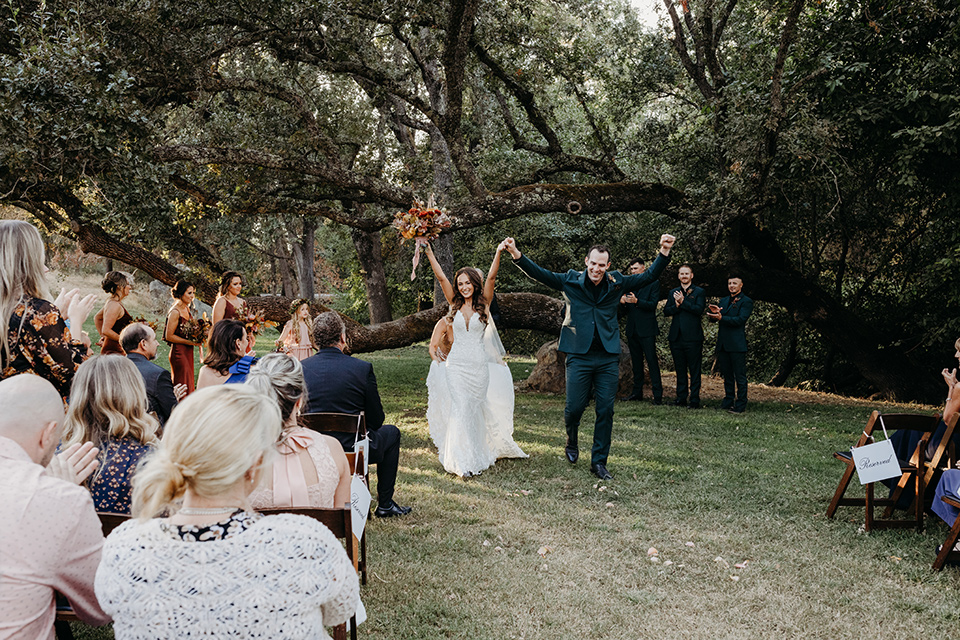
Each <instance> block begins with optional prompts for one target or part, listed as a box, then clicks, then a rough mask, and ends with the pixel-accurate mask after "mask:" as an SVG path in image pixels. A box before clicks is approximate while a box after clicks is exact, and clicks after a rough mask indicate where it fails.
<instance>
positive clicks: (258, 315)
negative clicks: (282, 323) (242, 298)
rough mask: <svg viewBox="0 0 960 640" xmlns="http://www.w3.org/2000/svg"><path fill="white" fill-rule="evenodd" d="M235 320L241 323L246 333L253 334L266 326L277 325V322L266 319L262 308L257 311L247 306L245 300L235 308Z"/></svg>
mask: <svg viewBox="0 0 960 640" xmlns="http://www.w3.org/2000/svg"><path fill="white" fill-rule="evenodd" d="M237 320H239V321H240V322H242V323H243V326H244V328H245V329H246V330H247V333H251V334H253V335H257V334H258V333H260V332H261V331H262V330H264V329H266V328H267V327H275V326H277V323H276V322H274V321H273V320H267V319H266V317H265V312H264V311H263V309H261V310H259V311H253V310H252V309H251V308H250V307H248V306H247V303H246V302H244V303H243V304H241V305H240V306H239V307H238V308H237Z"/></svg>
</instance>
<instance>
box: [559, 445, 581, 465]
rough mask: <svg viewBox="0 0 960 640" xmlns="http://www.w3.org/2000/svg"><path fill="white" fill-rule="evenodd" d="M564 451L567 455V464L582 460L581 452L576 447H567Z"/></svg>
mask: <svg viewBox="0 0 960 640" xmlns="http://www.w3.org/2000/svg"><path fill="white" fill-rule="evenodd" d="M563 451H564V453H566V454H567V462H569V463H570V464H573V463H574V462H576V461H577V460H579V459H580V450H579V449H577V448H576V447H566V448H565V449H564V450H563Z"/></svg>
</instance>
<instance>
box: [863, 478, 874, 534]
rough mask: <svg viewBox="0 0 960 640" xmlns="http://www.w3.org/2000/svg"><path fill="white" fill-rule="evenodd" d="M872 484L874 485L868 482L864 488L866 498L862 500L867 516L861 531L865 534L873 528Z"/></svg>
mask: <svg viewBox="0 0 960 640" xmlns="http://www.w3.org/2000/svg"><path fill="white" fill-rule="evenodd" d="M873 484H874V483H872V482H869V483H867V485H866V487H865V489H866V492H867V496H866V498H865V499H864V503H865V505H866V507H867V515H866V519H865V520H864V523H863V530H864V531H866V532H867V533H869V532H870V529H872V528H873Z"/></svg>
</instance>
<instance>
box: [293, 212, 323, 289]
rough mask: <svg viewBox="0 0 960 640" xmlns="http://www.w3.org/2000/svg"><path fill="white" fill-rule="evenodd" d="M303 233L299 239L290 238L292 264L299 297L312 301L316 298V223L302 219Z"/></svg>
mask: <svg viewBox="0 0 960 640" xmlns="http://www.w3.org/2000/svg"><path fill="white" fill-rule="evenodd" d="M302 220H303V233H301V234H300V237H299V238H291V240H292V244H293V264H294V268H295V269H296V272H297V283H298V284H299V285H300V297H301V298H306V299H307V300H313V299H314V298H315V297H316V292H317V291H316V284H315V283H316V276H315V271H314V264H315V262H316V259H317V257H316V237H317V222H316V220H314V219H313V218H303V219H302Z"/></svg>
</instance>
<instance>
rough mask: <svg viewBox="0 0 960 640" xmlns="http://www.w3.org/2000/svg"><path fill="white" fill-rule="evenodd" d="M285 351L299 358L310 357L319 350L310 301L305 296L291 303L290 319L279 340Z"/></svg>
mask: <svg viewBox="0 0 960 640" xmlns="http://www.w3.org/2000/svg"><path fill="white" fill-rule="evenodd" d="M278 342H279V343H280V346H281V347H282V348H283V352H284V353H287V354H289V355H291V356H292V357H294V358H296V359H297V360H303V359H305V358H309V357H310V356H312V355H313V354H314V353H316V351H317V345H315V344H314V343H313V331H311V330H310V303H309V302H307V301H306V300H304V299H303V298H301V299H299V300H294V302H293V304H292V305H290V320H288V321H287V324H285V325H284V326H283V332H282V333H281V334H280V340H279V341H278Z"/></svg>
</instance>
